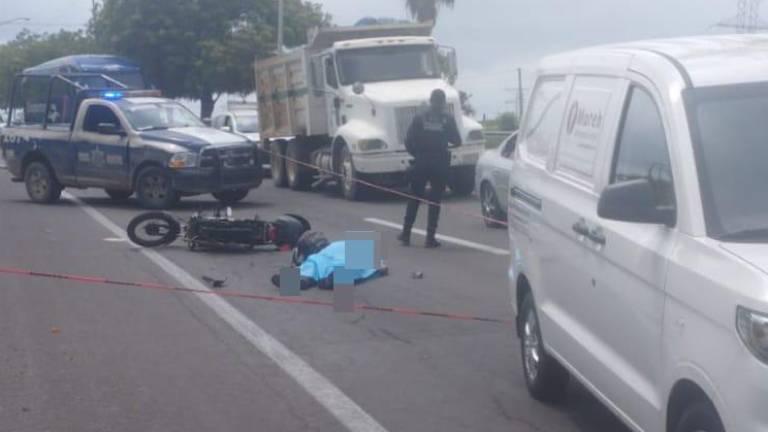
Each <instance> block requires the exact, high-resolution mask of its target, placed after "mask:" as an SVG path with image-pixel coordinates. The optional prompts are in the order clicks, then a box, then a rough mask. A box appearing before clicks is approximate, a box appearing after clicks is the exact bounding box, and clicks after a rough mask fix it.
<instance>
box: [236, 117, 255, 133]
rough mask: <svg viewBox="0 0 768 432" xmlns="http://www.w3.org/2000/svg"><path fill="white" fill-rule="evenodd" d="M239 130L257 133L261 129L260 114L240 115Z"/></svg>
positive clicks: (238, 120) (238, 119)
mask: <svg viewBox="0 0 768 432" xmlns="http://www.w3.org/2000/svg"><path fill="white" fill-rule="evenodd" d="M236 118H237V131H238V132H241V133H257V132H258V131H259V116H255V115H238V116H236Z"/></svg>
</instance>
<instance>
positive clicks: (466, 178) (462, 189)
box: [450, 166, 475, 197]
mask: <svg viewBox="0 0 768 432" xmlns="http://www.w3.org/2000/svg"><path fill="white" fill-rule="evenodd" d="M450 186H451V190H452V191H453V194H454V195H456V196H460V197H466V196H469V195H471V194H472V192H473V191H474V190H475V167H474V166H461V167H457V168H454V169H453V172H452V173H451V178H450Z"/></svg>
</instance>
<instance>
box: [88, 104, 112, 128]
mask: <svg viewBox="0 0 768 432" xmlns="http://www.w3.org/2000/svg"><path fill="white" fill-rule="evenodd" d="M99 123H112V124H115V125H117V126H118V127H120V120H118V119H117V116H116V115H115V113H114V112H112V110H111V109H110V108H109V107H105V106H104V105H91V106H90V107H88V112H86V113H85V121H84V122H83V130H84V131H86V132H93V133H98V131H99Z"/></svg>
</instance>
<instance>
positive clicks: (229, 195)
mask: <svg viewBox="0 0 768 432" xmlns="http://www.w3.org/2000/svg"><path fill="white" fill-rule="evenodd" d="M250 192H251V191H250V190H248V189H235V190H228V191H221V192H214V193H212V194H211V195H213V197H214V198H216V199H217V200H219V202H220V203H222V204H225V205H229V204H235V203H239V202H240V201H242V200H244V199H245V197H247V196H248V194H249V193H250Z"/></svg>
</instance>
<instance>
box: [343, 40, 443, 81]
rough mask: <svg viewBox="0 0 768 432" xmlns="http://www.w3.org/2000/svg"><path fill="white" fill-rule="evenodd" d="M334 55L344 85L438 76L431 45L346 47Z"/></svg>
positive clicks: (437, 67) (438, 71) (433, 50)
mask: <svg viewBox="0 0 768 432" xmlns="http://www.w3.org/2000/svg"><path fill="white" fill-rule="evenodd" d="M337 58H338V66H339V76H340V78H341V83H342V84H343V85H352V84H354V83H356V82H362V83H370V82H379V81H397V80H407V79H425V78H439V77H440V67H439V65H438V62H437V53H436V52H435V48H434V46H432V45H398V46H385V47H375V48H356V49H348V50H342V51H339V53H338V56H337Z"/></svg>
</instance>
